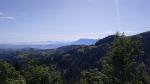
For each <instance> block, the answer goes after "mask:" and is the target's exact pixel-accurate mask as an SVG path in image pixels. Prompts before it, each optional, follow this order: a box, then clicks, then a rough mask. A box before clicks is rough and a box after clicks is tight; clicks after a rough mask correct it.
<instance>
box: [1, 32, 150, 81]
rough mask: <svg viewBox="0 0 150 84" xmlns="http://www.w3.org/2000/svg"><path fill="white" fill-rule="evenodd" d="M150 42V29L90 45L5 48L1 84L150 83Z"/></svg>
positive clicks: (2, 57) (108, 38) (104, 39)
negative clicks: (43, 48) (50, 47)
mask: <svg viewBox="0 0 150 84" xmlns="http://www.w3.org/2000/svg"><path fill="white" fill-rule="evenodd" d="M149 43H150V32H144V33H141V34H138V35H134V36H125V35H124V34H121V35H120V34H116V35H111V36H108V37H106V38H103V39H100V40H99V41H97V42H96V43H95V44H94V45H90V46H85V45H72V46H64V47H61V48H58V49H47V50H39V49H23V50H6V49H1V50H0V59H1V60H2V61H1V62H0V71H1V72H2V73H0V74H1V75H0V80H1V82H0V84H150V83H149V80H150V78H149V76H150V45H149ZM4 73H5V74H4Z"/></svg>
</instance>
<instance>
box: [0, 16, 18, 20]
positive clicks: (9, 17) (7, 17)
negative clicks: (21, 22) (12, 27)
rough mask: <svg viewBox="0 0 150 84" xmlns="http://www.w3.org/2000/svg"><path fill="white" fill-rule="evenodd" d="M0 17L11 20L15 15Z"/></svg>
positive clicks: (0, 17)
mask: <svg viewBox="0 0 150 84" xmlns="http://www.w3.org/2000/svg"><path fill="white" fill-rule="evenodd" d="M0 19H5V20H13V19H15V17H12V16H0Z"/></svg>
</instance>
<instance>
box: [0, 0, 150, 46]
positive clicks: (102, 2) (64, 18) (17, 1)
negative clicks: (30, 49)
mask: <svg viewBox="0 0 150 84" xmlns="http://www.w3.org/2000/svg"><path fill="white" fill-rule="evenodd" d="M149 4H150V0H0V43H16V42H37V41H50V40H55V41H66V40H75V39H78V38H102V37H105V36H107V35H110V34H113V33H115V32H116V31H120V32H125V33H126V34H127V35H131V34H136V33H139V32H144V31H149V30H150V5H149Z"/></svg>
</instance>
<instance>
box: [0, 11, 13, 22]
mask: <svg viewBox="0 0 150 84" xmlns="http://www.w3.org/2000/svg"><path fill="white" fill-rule="evenodd" d="M0 19H4V20H13V19H15V17H13V16H9V15H6V14H5V13H3V12H0Z"/></svg>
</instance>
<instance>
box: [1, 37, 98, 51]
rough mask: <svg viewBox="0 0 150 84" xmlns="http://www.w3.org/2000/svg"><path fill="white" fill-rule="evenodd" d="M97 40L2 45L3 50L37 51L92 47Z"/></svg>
mask: <svg viewBox="0 0 150 84" xmlns="http://www.w3.org/2000/svg"><path fill="white" fill-rule="evenodd" d="M96 41H97V39H86V38H85V39H79V40H76V41H71V42H61V41H47V44H0V48H1V49H25V48H37V49H55V48H58V47H62V46H67V45H92V44H95V43H96Z"/></svg>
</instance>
